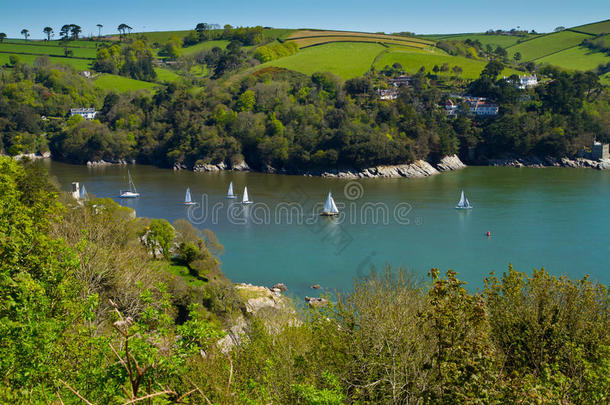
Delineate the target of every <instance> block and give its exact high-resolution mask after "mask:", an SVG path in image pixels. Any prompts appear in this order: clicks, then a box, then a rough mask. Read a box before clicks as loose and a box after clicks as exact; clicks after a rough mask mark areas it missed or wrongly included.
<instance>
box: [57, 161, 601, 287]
mask: <svg viewBox="0 0 610 405" xmlns="http://www.w3.org/2000/svg"><path fill="white" fill-rule="evenodd" d="M45 164H46V165H47V166H48V167H49V169H50V171H51V174H52V175H54V176H56V177H57V179H58V180H59V182H60V184H61V185H62V187H63V188H64V189H66V190H68V189H69V188H70V183H71V182H72V181H79V182H81V184H83V183H84V184H85V186H86V188H87V191H88V192H89V193H92V194H95V195H96V196H98V197H112V198H113V199H115V200H116V201H119V202H120V203H121V204H123V205H126V206H130V207H132V208H134V209H135V210H136V212H137V214H138V216H148V217H162V218H166V219H168V220H170V221H173V220H175V219H178V218H184V217H187V216H190V219H191V220H192V221H194V222H195V223H196V225H197V226H198V227H200V228H209V229H211V230H212V231H214V232H215V233H216V234H217V236H218V238H219V239H220V242H221V243H223V244H224V246H225V248H226V253H225V254H224V255H223V256H222V257H221V260H222V262H223V270H224V272H225V274H226V275H227V276H228V277H229V278H230V279H232V280H233V281H235V282H249V283H253V284H261V285H272V284H274V283H277V282H283V283H285V284H286V285H287V286H288V287H289V289H290V290H291V291H292V292H293V293H295V294H300V295H304V294H312V291H311V290H310V289H309V286H310V285H312V284H321V285H322V286H323V287H325V288H328V289H339V290H344V289H349V288H350V287H351V285H352V281H353V278H354V277H358V276H362V275H365V274H366V273H368V271H369V270H370V268H371V266H376V267H377V268H381V267H383V266H384V265H385V264H391V265H392V266H395V267H398V266H402V267H404V268H407V269H409V270H411V271H413V272H415V273H417V274H418V275H421V276H422V277H425V275H426V273H427V272H428V270H429V269H430V268H432V267H437V268H439V269H441V270H443V271H445V270H447V269H449V268H451V269H454V270H456V271H458V273H459V276H460V278H462V279H464V280H465V281H467V282H468V283H469V286H470V288H471V289H473V290H474V289H476V288H479V287H481V286H482V285H483V279H484V277H485V276H486V275H488V274H489V272H490V271H492V270H495V271H496V272H502V271H504V270H506V268H507V267H508V264H509V263H512V264H513V265H514V266H515V268H517V269H518V270H521V271H528V272H529V271H531V270H532V269H533V268H540V267H542V266H544V267H545V268H546V269H547V270H548V271H550V272H551V273H553V274H557V275H562V274H567V275H569V276H570V277H582V276H584V275H585V274H590V275H591V276H592V278H593V279H595V280H599V281H602V282H604V283H606V284H607V283H610V265H609V260H608V259H609V258H610V210H609V209H610V172H609V171H597V170H590V169H563V168H547V169H528V168H502V167H499V168H496V167H469V168H467V169H465V170H461V171H457V172H451V173H444V174H442V175H438V176H433V177H428V178H422V179H363V180H359V181H357V182H350V181H347V180H338V179H323V178H313V177H302V176H284V175H266V174H258V173H206V174H197V173H193V172H173V171H170V170H165V169H159V168H155V167H150V166H135V167H131V168H130V171H131V174H132V177H133V179H134V182H135V184H136V186H137V187H138V191H139V192H140V193H141V194H142V197H141V198H139V199H137V200H123V201H120V199H119V198H117V196H118V192H119V189H121V188H125V184H126V182H127V180H126V176H127V169H126V168H124V167H105V168H87V167H83V166H73V165H67V164H62V163H57V162H47V163H45ZM230 181H233V182H234V186H235V190H236V193H238V194H240V197H241V192H242V191H243V187H244V186H245V185H247V186H248V192H249V194H250V199H252V200H254V202H255V204H254V205H251V206H248V207H246V208H244V206H242V205H241V204H239V203H238V202H235V201H231V200H227V199H226V198H224V195H225V194H226V190H227V188H228V185H229V182H230ZM186 187H190V188H191V193H192V195H193V200H194V201H198V202H200V204H199V205H198V206H196V207H193V208H191V210H192V211H190V212H189V209H188V208H186V207H185V206H184V205H183V204H182V202H183V201H184V193H185V190H186ZM461 189H464V190H465V192H466V194H467V196H468V198H469V199H470V201H471V203H472V204H473V206H474V209H472V210H469V211H460V210H456V209H454V206H455V204H456V203H457V201H458V199H459V194H460V190H461ZM329 190H332V192H333V195H334V197H335V200H336V202H337V205H338V206H339V209H341V210H342V212H343V215H342V216H341V217H340V218H334V219H329V218H322V217H319V216H318V215H317V212H319V210H321V208H322V204H323V203H324V201H325V199H326V195H327V193H328V191H329ZM203 194H205V197H203ZM238 201H239V200H238ZM288 201H292V202H295V203H296V204H295V205H293V206H292V207H291V208H288V207H285V208H280V207H281V206H279V207H278V204H281V203H283V202H288ZM374 204H375V205H374ZM299 206H300V207H301V208H298V207H299ZM202 207H204V208H202ZM373 211H375V213H373ZM375 219H376V223H375V221H374V220H375ZM487 231H489V232H491V237H487V236H486V232H487Z"/></svg>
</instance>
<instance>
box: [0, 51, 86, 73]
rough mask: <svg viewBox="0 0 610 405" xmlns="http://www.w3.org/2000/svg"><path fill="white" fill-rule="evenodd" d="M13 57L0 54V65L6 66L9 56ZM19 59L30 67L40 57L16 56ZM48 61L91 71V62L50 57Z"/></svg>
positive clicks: (8, 54)
mask: <svg viewBox="0 0 610 405" xmlns="http://www.w3.org/2000/svg"><path fill="white" fill-rule="evenodd" d="M10 55H13V54H12V53H0V65H6V64H8V63H9V56H10ZM16 56H17V57H18V58H19V62H20V63H27V64H28V65H32V64H33V63H34V60H36V58H39V57H40V55H16ZM49 59H50V60H51V62H53V63H62V64H64V65H69V66H72V67H73V68H75V69H76V70H89V69H91V65H90V63H91V61H90V60H86V59H74V58H63V57H53V56H50V57H49Z"/></svg>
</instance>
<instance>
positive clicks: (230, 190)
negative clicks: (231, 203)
mask: <svg viewBox="0 0 610 405" xmlns="http://www.w3.org/2000/svg"><path fill="white" fill-rule="evenodd" d="M227 198H237V196H236V195H235V194H233V182H231V184H229V191H227Z"/></svg>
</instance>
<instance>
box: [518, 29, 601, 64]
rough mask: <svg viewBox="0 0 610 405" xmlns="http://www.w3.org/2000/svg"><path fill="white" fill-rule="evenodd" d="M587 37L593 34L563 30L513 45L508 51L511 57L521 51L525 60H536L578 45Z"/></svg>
mask: <svg viewBox="0 0 610 405" xmlns="http://www.w3.org/2000/svg"><path fill="white" fill-rule="evenodd" d="M586 38H591V36H590V35H586V34H580V33H577V32H572V31H561V32H556V33H553V34H548V35H543V36H540V37H538V38H534V39H532V40H529V41H525V42H522V43H520V44H517V45H515V46H511V47H510V48H508V49H507V51H508V55H509V57H511V58H512V57H513V55H514V54H515V53H517V52H520V53H521V59H522V60H523V61H529V60H536V59H539V58H542V57H544V56H547V55H550V54H552V53H554V52H559V51H561V50H563V49H566V48H570V47H573V46H576V45H578V44H580V43H581V42H582V41H583V39H586Z"/></svg>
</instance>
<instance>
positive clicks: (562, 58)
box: [536, 46, 610, 70]
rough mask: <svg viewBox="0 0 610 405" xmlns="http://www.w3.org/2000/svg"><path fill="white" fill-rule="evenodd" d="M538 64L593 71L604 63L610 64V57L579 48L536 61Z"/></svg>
mask: <svg viewBox="0 0 610 405" xmlns="http://www.w3.org/2000/svg"><path fill="white" fill-rule="evenodd" d="M536 62H540V63H548V64H549V65H554V66H558V67H561V68H564V69H569V70H592V69H595V68H596V67H597V66H599V65H600V64H602V63H603V64H606V63H608V62H610V56H608V55H606V54H605V53H602V52H591V50H590V49H588V48H583V47H580V46H577V47H574V48H569V49H566V50H565V51H561V52H558V53H554V54H552V55H549V56H545V57H544V58H540V59H536Z"/></svg>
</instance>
